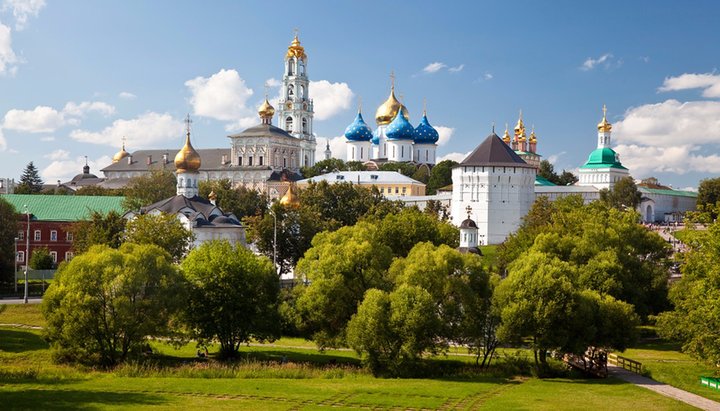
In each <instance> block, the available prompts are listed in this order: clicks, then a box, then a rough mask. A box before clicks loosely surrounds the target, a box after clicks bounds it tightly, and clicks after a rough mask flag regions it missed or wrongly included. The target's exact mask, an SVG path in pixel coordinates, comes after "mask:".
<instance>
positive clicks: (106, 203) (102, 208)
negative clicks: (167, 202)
mask: <svg viewBox="0 0 720 411" xmlns="http://www.w3.org/2000/svg"><path fill="white" fill-rule="evenodd" d="M0 198H2V199H4V200H6V201H7V202H9V203H10V204H12V206H13V207H15V211H17V212H18V213H24V212H25V205H27V206H28V211H29V212H30V214H32V215H33V216H34V217H35V219H36V220H43V221H79V220H85V219H87V218H88V217H89V216H90V212H91V211H98V212H100V213H103V214H107V213H108V212H110V211H117V212H118V213H122V212H123V211H125V210H124V209H123V207H122V202H123V200H124V199H125V197H109V196H71V195H41V194H36V195H30V194H3V195H0Z"/></svg>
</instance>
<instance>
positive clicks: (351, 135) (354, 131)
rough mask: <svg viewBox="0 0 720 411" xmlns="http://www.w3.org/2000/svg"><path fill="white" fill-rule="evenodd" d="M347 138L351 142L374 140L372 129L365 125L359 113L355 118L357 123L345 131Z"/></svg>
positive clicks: (353, 123) (354, 122)
mask: <svg viewBox="0 0 720 411" xmlns="http://www.w3.org/2000/svg"><path fill="white" fill-rule="evenodd" d="M345 138H347V139H348V140H350V141H370V139H371V138H373V134H372V131H371V130H370V127H368V125H367V124H366V123H365V120H363V118H362V114H360V112H359V111H358V113H357V116H356V117H355V121H353V122H352V123H351V124H350V125H349V126H347V128H346V129H345Z"/></svg>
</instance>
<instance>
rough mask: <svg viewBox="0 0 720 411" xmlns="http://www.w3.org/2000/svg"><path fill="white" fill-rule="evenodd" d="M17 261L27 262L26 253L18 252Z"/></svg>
mask: <svg viewBox="0 0 720 411" xmlns="http://www.w3.org/2000/svg"><path fill="white" fill-rule="evenodd" d="M15 261H17V262H18V263H22V262H25V251H18V253H17V257H16V258H15Z"/></svg>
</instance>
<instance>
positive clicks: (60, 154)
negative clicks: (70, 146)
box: [43, 148, 70, 160]
mask: <svg viewBox="0 0 720 411" xmlns="http://www.w3.org/2000/svg"><path fill="white" fill-rule="evenodd" d="M43 157H45V158H49V159H50V160H67V159H68V158H70V152H69V151H67V150H63V149H61V148H60V149H57V150H55V151H53V152H52V153H49V154H45V155H44V156H43Z"/></svg>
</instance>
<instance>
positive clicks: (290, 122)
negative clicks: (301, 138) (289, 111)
mask: <svg viewBox="0 0 720 411" xmlns="http://www.w3.org/2000/svg"><path fill="white" fill-rule="evenodd" d="M292 126H293V120H292V117H288V118H286V119H285V131H292Z"/></svg>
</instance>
